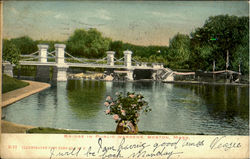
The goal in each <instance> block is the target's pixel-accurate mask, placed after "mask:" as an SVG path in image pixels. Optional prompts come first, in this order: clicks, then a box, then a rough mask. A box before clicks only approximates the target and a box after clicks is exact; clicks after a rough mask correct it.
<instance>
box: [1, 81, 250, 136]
mask: <svg viewBox="0 0 250 159" xmlns="http://www.w3.org/2000/svg"><path fill="white" fill-rule="evenodd" d="M128 91H129V92H136V93H142V94H143V95H144V97H145V100H146V101H148V102H149V105H150V107H151V108H152V112H150V113H148V114H147V115H142V116H141V117H140V122H139V130H140V131H158V132H183V133H204V134H217V135H219V134H221V135H222V134H226V135H248V127H249V126H248V125H249V104H248V103H249V98H248V97H249V87H247V86H225V85H220V86H218V85H180V84H166V83H160V82H146V81H144V82H142V81H140V82H104V81H86V80H68V82H58V83H57V87H52V88H50V89H47V90H45V91H42V92H40V93H37V94H34V95H32V96H30V97H27V98H25V99H23V100H21V101H18V102H16V103H14V104H12V105H11V106H9V107H6V108H3V113H4V115H5V117H6V118H5V120H7V121H11V122H15V123H19V124H27V125H34V126H41V127H53V128H64V129H77V130H88V131H115V128H116V123H115V122H114V120H113V119H112V117H111V116H108V115H105V113H104V110H105V106H104V105H103V103H104V102H105V99H106V96H107V95H111V96H114V95H115V93H116V92H123V93H126V92H128Z"/></svg>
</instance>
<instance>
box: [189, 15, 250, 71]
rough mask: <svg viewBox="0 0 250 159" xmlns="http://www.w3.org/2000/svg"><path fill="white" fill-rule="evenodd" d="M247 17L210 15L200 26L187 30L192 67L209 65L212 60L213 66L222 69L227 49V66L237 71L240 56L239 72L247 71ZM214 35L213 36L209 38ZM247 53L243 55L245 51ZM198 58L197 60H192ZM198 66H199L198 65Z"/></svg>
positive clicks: (207, 66)
mask: <svg viewBox="0 0 250 159" xmlns="http://www.w3.org/2000/svg"><path fill="white" fill-rule="evenodd" d="M248 23H249V20H248V17H237V16H229V15H219V16H212V17H209V19H208V20H207V21H206V22H205V24H204V26H203V27H201V28H197V29H196V30H195V32H193V33H191V37H192V42H191V47H192V52H193V53H192V57H193V59H192V61H190V62H191V64H192V67H194V68H195V69H200V68H201V67H202V69H206V70H211V69H212V67H211V66H212V63H213V60H215V61H216V68H217V70H223V69H225V64H226V57H227V52H229V59H230V63H229V68H228V69H232V70H234V71H237V70H238V69H237V68H236V66H237V65H239V63H240V60H239V59H242V58H243V57H244V60H243V59H242V60H241V64H242V66H243V70H242V71H243V73H248V69H246V66H247V65H248V61H249V57H248V48H249V44H248V36H249V34H248V28H249V26H248ZM212 39H216V40H212ZM246 54H247V55H246ZM197 61H199V62H198V63H199V64H195V62H197ZM199 67H200V68H199Z"/></svg>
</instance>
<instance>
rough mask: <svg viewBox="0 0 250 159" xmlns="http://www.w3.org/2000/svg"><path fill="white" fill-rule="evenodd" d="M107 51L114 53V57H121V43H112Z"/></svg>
mask: <svg viewBox="0 0 250 159" xmlns="http://www.w3.org/2000/svg"><path fill="white" fill-rule="evenodd" d="M109 50H112V51H115V57H117V58H121V57H123V51H124V48H123V43H122V41H112V42H111V43H110V46H109Z"/></svg>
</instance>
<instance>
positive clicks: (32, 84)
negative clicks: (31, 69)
mask: <svg viewBox="0 0 250 159" xmlns="http://www.w3.org/2000/svg"><path fill="white" fill-rule="evenodd" d="M23 81H25V82H28V83H29V85H28V86H26V87H23V88H20V89H16V90H13V91H10V92H7V93H4V94H2V106H1V108H4V107H7V106H9V105H10V104H13V103H15V102H17V101H19V100H21V99H23V98H26V97H28V96H30V95H33V94H35V93H38V92H40V91H43V90H45V89H47V88H49V87H50V86H51V85H50V84H48V83H42V82H36V81H27V80H23ZM1 125H2V126H1V128H2V129H1V132H2V133H26V130H28V129H31V128H36V127H35V126H30V125H22V124H17V123H12V122H10V121H6V120H3V119H1Z"/></svg>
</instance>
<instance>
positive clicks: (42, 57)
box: [37, 44, 49, 63]
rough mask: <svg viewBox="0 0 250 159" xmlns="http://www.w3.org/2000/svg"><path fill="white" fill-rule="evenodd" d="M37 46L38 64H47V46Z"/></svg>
mask: <svg viewBox="0 0 250 159" xmlns="http://www.w3.org/2000/svg"><path fill="white" fill-rule="evenodd" d="M37 46H38V49H39V62H41V63H46V62H47V50H48V48H49V46H48V45H45V44H39V45H37Z"/></svg>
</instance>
